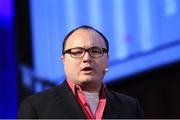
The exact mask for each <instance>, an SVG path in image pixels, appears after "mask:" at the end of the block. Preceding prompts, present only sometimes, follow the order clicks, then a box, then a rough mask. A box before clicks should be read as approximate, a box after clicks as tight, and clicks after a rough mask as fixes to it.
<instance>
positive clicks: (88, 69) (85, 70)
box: [81, 67, 93, 74]
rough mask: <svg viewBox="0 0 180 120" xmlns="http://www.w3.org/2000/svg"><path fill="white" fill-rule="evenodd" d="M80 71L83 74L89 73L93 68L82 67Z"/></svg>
mask: <svg viewBox="0 0 180 120" xmlns="http://www.w3.org/2000/svg"><path fill="white" fill-rule="evenodd" d="M81 71H82V72H83V73H85V74H91V73H92V71H93V69H92V68H91V67H84V68H83V69H82V70H81Z"/></svg>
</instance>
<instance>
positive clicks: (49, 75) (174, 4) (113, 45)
mask: <svg viewBox="0 0 180 120" xmlns="http://www.w3.org/2000/svg"><path fill="white" fill-rule="evenodd" d="M30 6H31V23H32V35H33V37H32V38H33V39H32V40H33V56H34V57H33V58H34V60H33V61H34V68H35V69H34V70H33V71H34V73H35V76H38V77H39V78H43V79H44V78H45V79H46V80H49V81H51V82H52V83H55V84H58V83H61V82H62V81H63V80H64V78H65V76H64V70H63V64H62V62H61V60H60V55H61V49H62V47H61V46H62V41H63V39H64V36H65V35H66V34H67V33H68V32H69V31H70V30H71V29H73V28H75V27H78V26H80V25H83V24H87V25H90V26H92V27H95V28H97V29H98V30H100V31H101V32H103V33H104V34H105V36H106V37H107V38H108V39H109V43H110V61H109V67H110V71H109V72H108V73H107V75H106V76H105V82H110V81H112V80H115V79H121V78H123V77H126V76H129V75H133V74H137V73H140V72H143V71H145V70H150V69H152V68H156V67H159V66H161V65H166V64H169V63H172V62H175V61H180V55H179V54H178V52H177V51H179V50H180V47H179V46H180V43H179V41H180V34H179V33H180V24H179V21H180V2H179V1H178V0H172V1H170V0H160V1H152V0H134V1H131V0H86V1H84V0H76V1H75V0H53V1H50V0H38V1H37V0H31V5H30ZM42 43H43V45H42ZM162 58H163V59H162Z"/></svg>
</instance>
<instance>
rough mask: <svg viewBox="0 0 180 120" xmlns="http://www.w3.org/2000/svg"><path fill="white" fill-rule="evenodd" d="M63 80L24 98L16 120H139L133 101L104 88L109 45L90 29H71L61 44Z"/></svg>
mask: <svg viewBox="0 0 180 120" xmlns="http://www.w3.org/2000/svg"><path fill="white" fill-rule="evenodd" d="M62 51H63V55H62V61H63V64H64V70H65V74H66V80H65V81H64V82H63V83H62V84H61V85H60V86H57V87H54V88H52V89H50V90H48V91H45V92H41V93H38V94H36V95H32V96H30V97H29V98H27V99H25V100H24V101H23V102H22V103H21V106H20V108H19V113H18V118H69V119H70V118H80V119H106V118H142V117H143V112H142V110H141V108H140V106H139V103H138V101H137V100H136V99H134V98H131V97H129V96H126V95H123V94H120V93H116V92H114V91H111V90H109V89H107V88H106V86H105V85H104V83H103V77H104V75H105V73H106V72H107V71H108V51H109V44H108V41H107V39H106V38H105V36H104V35H103V34H102V33H101V32H99V31H97V30H96V29H94V28H92V27H90V26H80V27H78V28H76V29H74V30H72V31H71V32H70V33H69V34H68V35H67V36H66V37H65V39H64V42H63V50H62Z"/></svg>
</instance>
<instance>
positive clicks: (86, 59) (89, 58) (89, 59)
mask: <svg viewBox="0 0 180 120" xmlns="http://www.w3.org/2000/svg"><path fill="white" fill-rule="evenodd" d="M83 62H91V56H90V54H89V52H85V54H84V56H83Z"/></svg>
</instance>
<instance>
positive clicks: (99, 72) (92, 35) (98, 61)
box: [62, 29, 108, 85]
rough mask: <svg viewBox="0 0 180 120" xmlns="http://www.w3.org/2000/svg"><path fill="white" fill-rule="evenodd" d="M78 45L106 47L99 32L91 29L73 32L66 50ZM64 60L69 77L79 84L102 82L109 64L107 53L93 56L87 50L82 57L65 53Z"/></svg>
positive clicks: (82, 46) (86, 47) (67, 42)
mask: <svg viewBox="0 0 180 120" xmlns="http://www.w3.org/2000/svg"><path fill="white" fill-rule="evenodd" d="M77 47H81V48H85V49H88V48H91V47H99V48H106V45H105V41H104V40H103V38H102V37H101V36H100V35H99V34H98V33H97V32H95V31H93V30H90V29H79V30H77V31H75V32H74V33H72V34H71V35H70V37H69V38H68V40H67V41H66V45H65V51H66V50H67V49H71V48H77ZM106 49H107V48H106ZM62 60H63V63H64V70H65V74H66V76H67V79H68V80H71V81H72V82H73V83H75V84H78V85H83V84H87V83H93V84H96V83H97V84H99V83H101V82H102V80H103V77H104V74H105V68H107V66H108V55H107V53H104V55H103V56H102V57H99V58H93V57H91V56H90V55H89V53H88V52H85V54H84V56H83V57H82V58H73V57H71V55H70V54H65V55H64V56H62Z"/></svg>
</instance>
